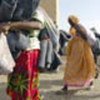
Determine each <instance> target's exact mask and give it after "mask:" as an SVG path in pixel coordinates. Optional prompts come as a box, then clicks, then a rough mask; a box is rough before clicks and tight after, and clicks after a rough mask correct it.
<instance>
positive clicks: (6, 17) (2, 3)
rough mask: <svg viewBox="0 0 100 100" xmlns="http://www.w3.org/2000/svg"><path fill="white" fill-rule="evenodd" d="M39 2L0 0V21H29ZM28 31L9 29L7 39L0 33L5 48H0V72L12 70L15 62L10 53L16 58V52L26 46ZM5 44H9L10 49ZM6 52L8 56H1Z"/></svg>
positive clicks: (5, 72)
mask: <svg viewBox="0 0 100 100" xmlns="http://www.w3.org/2000/svg"><path fill="white" fill-rule="evenodd" d="M39 2H40V0H0V23H8V22H16V21H31V18H32V15H33V13H34V12H35V10H36V8H37V7H38V5H39ZM18 33H19V34H18ZM28 33H29V32H28V31H26V30H14V31H9V34H8V35H7V41H6V36H5V35H4V34H3V33H2V34H0V42H1V43H0V44H2V46H1V47H2V48H5V50H6V51H5V50H4V51H3V49H0V50H2V52H4V53H2V54H1V53H0V74H8V73H10V72H12V71H13V67H12V66H15V63H14V60H13V58H12V56H11V54H10V53H12V55H13V57H14V59H16V57H17V55H18V53H19V52H20V51H21V50H24V49H26V48H27V46H28V44H29V39H28V37H27V34H28ZM2 39H3V40H2ZM23 41H24V42H23ZM3 44H6V46H5V47H4V46H3ZM7 45H9V47H10V50H9V47H8V46H7ZM10 51H11V52H10ZM7 53H8V55H9V57H6V56H4V57H3V58H1V57H2V56H3V54H5V55H6V54H7ZM1 55H2V56H1ZM1 59H3V60H1ZM7 61H9V66H8V65H7V63H4V62H7ZM10 64H11V66H10Z"/></svg>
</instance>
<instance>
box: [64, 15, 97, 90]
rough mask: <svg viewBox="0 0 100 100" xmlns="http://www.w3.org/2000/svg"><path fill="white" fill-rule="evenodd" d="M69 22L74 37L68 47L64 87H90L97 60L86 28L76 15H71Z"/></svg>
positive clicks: (65, 88) (66, 88)
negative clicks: (88, 40) (88, 39)
mask: <svg viewBox="0 0 100 100" xmlns="http://www.w3.org/2000/svg"><path fill="white" fill-rule="evenodd" d="M68 22H69V24H70V25H71V28H70V34H72V36H73V38H72V40H70V41H69V43H68V47H67V59H66V60H67V63H66V67H65V73H64V87H63V90H65V91H66V90H68V88H69V87H71V88H77V89H79V88H87V87H90V86H91V85H92V84H93V80H94V76H95V62H94V57H93V53H92V50H91V47H90V44H89V43H88V42H87V37H86V30H85V28H84V27H83V26H82V25H80V24H79V19H78V18H77V17H75V16H70V17H69V18H68Z"/></svg>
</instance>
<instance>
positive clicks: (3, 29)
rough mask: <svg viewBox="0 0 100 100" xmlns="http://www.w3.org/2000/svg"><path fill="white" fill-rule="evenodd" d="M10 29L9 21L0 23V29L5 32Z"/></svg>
mask: <svg viewBox="0 0 100 100" xmlns="http://www.w3.org/2000/svg"><path fill="white" fill-rule="evenodd" d="M9 29H10V23H2V24H0V31H1V32H4V33H7V32H8V31H9Z"/></svg>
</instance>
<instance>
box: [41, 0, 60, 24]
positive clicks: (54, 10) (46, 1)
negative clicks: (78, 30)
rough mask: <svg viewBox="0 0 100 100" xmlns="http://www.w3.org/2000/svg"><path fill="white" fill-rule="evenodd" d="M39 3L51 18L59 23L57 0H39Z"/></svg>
mask: <svg viewBox="0 0 100 100" xmlns="http://www.w3.org/2000/svg"><path fill="white" fill-rule="evenodd" d="M40 5H41V6H42V7H43V8H44V9H45V10H46V12H47V13H48V14H49V16H50V17H51V18H52V20H53V21H54V22H55V23H56V24H57V25H59V0H41V2H40Z"/></svg>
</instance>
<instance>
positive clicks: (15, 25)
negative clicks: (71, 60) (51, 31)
mask: <svg viewBox="0 0 100 100" xmlns="http://www.w3.org/2000/svg"><path fill="white" fill-rule="evenodd" d="M42 28H43V26H42V24H41V23H40V22H35V21H30V22H29V21H24V22H12V23H10V30H14V29H25V30H30V29H42Z"/></svg>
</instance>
